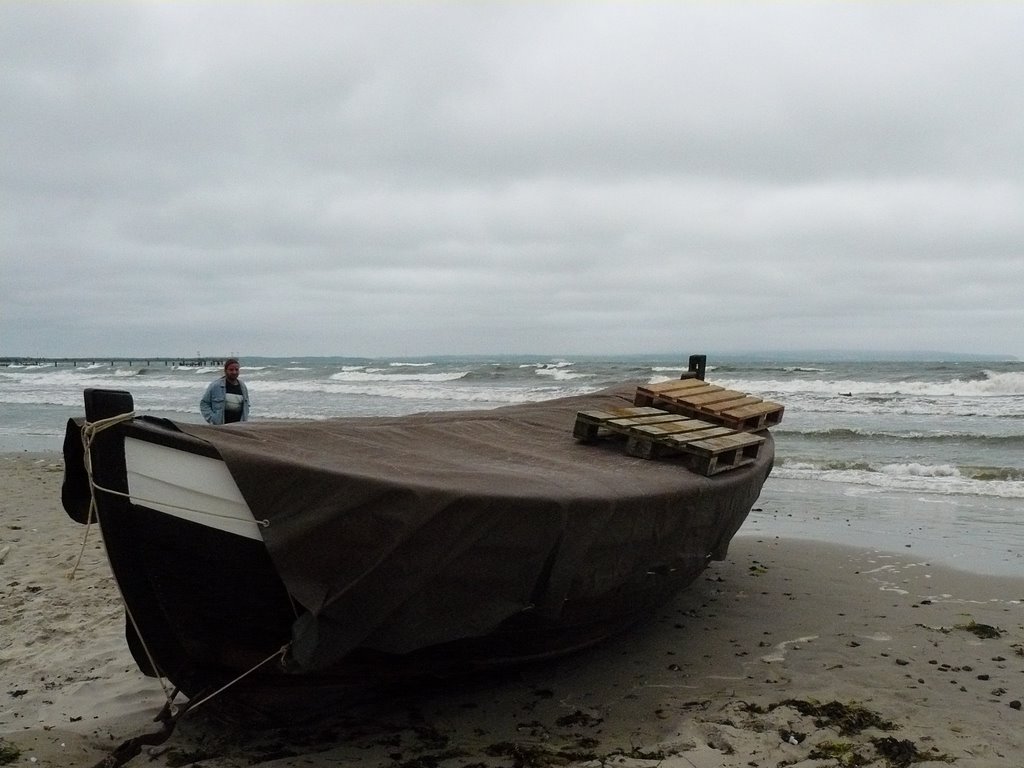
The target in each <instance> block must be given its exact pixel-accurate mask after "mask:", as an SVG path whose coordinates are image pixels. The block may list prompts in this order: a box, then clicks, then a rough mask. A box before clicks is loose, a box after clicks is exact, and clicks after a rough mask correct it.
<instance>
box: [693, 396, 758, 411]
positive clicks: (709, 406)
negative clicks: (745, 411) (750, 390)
mask: <svg viewBox="0 0 1024 768" xmlns="http://www.w3.org/2000/svg"><path fill="white" fill-rule="evenodd" d="M760 402H762V400H761V398H760V397H754V396H753V395H746V396H745V397H741V398H739V399H738V400H725V401H723V402H721V403H705V405H704V407H703V409H702V410H705V411H708V412H710V413H711V414H719V413H722V412H723V411H728V410H730V409H732V408H741V407H742V406H744V405H753V404H755V403H760Z"/></svg>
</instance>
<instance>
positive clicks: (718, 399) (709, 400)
mask: <svg viewBox="0 0 1024 768" xmlns="http://www.w3.org/2000/svg"><path fill="white" fill-rule="evenodd" d="M742 397H743V393H742V392H733V391H732V390H730V389H721V390H719V391H717V392H705V393H702V394H696V395H689V394H686V395H682V396H680V397H673V398H672V400H673V401H674V402H679V403H681V404H683V405H689V406H692V407H694V408H701V407H703V406H705V405H712V404H713V403H722V402H725V401H727V400H739V399H740V398H742Z"/></svg>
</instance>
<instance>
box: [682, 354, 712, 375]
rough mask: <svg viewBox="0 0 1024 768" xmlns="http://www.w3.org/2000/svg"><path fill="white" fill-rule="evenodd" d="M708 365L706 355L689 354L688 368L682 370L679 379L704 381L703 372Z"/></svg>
mask: <svg viewBox="0 0 1024 768" xmlns="http://www.w3.org/2000/svg"><path fill="white" fill-rule="evenodd" d="M707 367H708V356H707V355H690V367H689V369H688V370H686V371H683V375H682V376H680V377H679V378H680V379H700V380H701V381H704V372H705V371H706V370H707Z"/></svg>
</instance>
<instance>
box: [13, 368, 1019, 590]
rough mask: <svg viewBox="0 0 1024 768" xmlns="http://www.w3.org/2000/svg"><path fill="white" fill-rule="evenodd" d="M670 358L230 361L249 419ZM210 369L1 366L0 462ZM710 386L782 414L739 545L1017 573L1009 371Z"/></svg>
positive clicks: (569, 391) (187, 386)
mask: <svg viewBox="0 0 1024 768" xmlns="http://www.w3.org/2000/svg"><path fill="white" fill-rule="evenodd" d="M683 357H684V356H680V357H679V358H673V357H662V358H659V357H653V356H650V357H639V356H638V357H608V358H599V357H586V358H582V357H580V358H577V357H563V358H548V357H530V356H525V357H524V356H520V357H514V356H478V357H432V358H417V359H388V358H382V359H365V358H358V359H357V358H343V357H337V358H324V357H318V358H245V359H243V365H242V378H243V379H244V380H245V382H246V383H247V384H248V386H249V390H250V396H251V399H252V414H253V418H254V419H264V420H274V419H327V418H332V417H337V416H360V415H374V416H380V415H401V414H407V413H414V412H418V411H427V410H456V409H468V408H493V407H497V406H500V405H507V404H512V403H521V402H528V401H534V400H543V399H550V398H555V397H561V396H565V395H574V394H581V393H586V392H592V391H595V390H597V389H601V388H603V387H606V386H611V385H613V384H618V383H621V382H624V381H637V382H647V383H650V382H658V381H664V380H667V379H674V378H678V377H679V375H680V373H681V372H682V371H683V370H684V369H685V368H686V360H685V359H683ZM220 373H221V371H220V369H219V367H209V366H196V365H181V364H177V363H174V362H172V361H166V362H165V361H160V360H149V361H141V362H140V361H138V360H136V361H132V362H131V363H129V362H127V361H116V360H114V361H103V360H95V361H87V362H78V363H70V362H57V363H54V362H52V361H51V362H45V363H40V364H35V365H30V364H28V365H7V366H4V367H0V452H11V451H33V452H35V451H57V450H59V449H60V446H61V440H62V436H63V432H64V425H65V423H66V421H67V419H68V418H70V417H75V416H80V415H82V405H81V403H82V391H83V389H85V388H87V387H98V388H111V389H124V390H128V391H130V392H131V393H132V395H133V397H134V399H135V406H136V410H137V411H138V412H140V413H148V414H152V415H156V416H163V417H167V418H171V419H176V420H179V421H193V422H198V421H201V417H200V416H199V398H200V396H201V395H202V393H203V390H204V389H205V387H206V384H207V383H208V382H209V381H210V380H212V379H213V378H215V377H217V376H218V375H220ZM706 378H707V380H708V381H709V382H712V383H714V384H718V385H721V386H725V387H728V388H730V389H737V390H741V391H743V392H749V393H751V394H754V395H756V396H758V397H761V398H764V399H767V400H774V401H777V402H779V403H782V404H783V405H784V406H785V414H784V418H783V420H782V423H781V424H780V425H778V426H777V427H775V428H773V429H772V432H773V434H774V436H775V440H776V463H775V468H774V470H773V472H772V476H771V478H770V479H769V481H768V483H767V484H766V485H765V488H764V491H763V492H762V495H761V499H760V500H759V501H758V504H757V506H756V507H755V510H754V512H753V513H752V514H751V516H750V518H749V519H748V521H747V523H745V525H744V528H743V530H742V531H741V534H744V535H747V534H749V535H760V536H776V535H784V536H790V537H802V538H810V539H818V540H829V541H836V542H837V543H848V544H853V545H856V546H870V547H878V548H881V549H889V550H908V549H909V550H911V551H912V552H914V553H918V552H919V553H921V555H922V556H923V557H927V556H932V557H939V558H941V559H943V560H945V561H950V562H953V563H954V564H958V565H962V566H963V567H965V568H970V569H971V570H978V571H984V572H993V573H1009V574H1013V575H1022V576H1024V363H1021V362H1017V361H1007V362H993V361H963V360H961V361H950V362H935V361H920V360H917V361H914V360H907V361H893V360H886V361H865V360H861V361H844V360H794V359H792V358H791V357H790V358H786V359H784V360H783V359H744V358H740V357H725V356H723V357H721V358H714V357H712V358H711V359H709V361H708V369H707V374H706Z"/></svg>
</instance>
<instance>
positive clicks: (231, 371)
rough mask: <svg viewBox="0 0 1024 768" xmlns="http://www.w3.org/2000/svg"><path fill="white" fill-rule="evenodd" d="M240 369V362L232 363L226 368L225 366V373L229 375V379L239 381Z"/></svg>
mask: <svg viewBox="0 0 1024 768" xmlns="http://www.w3.org/2000/svg"><path fill="white" fill-rule="evenodd" d="M239 370H240V368H239V366H238V363H231V364H230V365H228V366H227V367H226V368H224V375H225V376H226V377H227V380H228V381H230V382H232V383H234V382H236V381H238V372H239Z"/></svg>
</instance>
